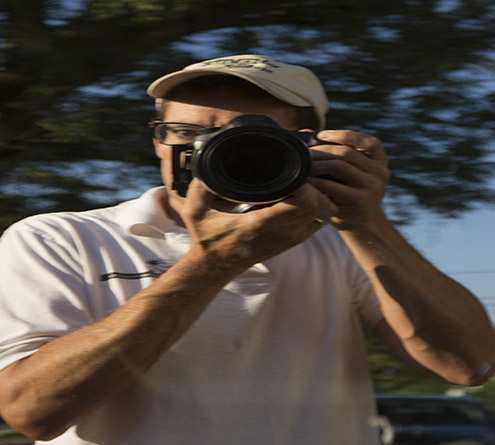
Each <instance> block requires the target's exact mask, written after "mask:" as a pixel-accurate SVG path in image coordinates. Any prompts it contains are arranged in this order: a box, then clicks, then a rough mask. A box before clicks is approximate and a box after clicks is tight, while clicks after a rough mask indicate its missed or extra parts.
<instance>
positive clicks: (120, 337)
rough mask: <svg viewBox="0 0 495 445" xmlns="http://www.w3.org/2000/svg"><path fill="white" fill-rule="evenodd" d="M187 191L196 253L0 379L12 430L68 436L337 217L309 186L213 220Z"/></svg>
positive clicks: (2, 406) (202, 196)
mask: <svg viewBox="0 0 495 445" xmlns="http://www.w3.org/2000/svg"><path fill="white" fill-rule="evenodd" d="M189 190H190V192H188V199H187V200H186V204H185V206H184V208H183V209H182V211H181V217H182V219H183V221H184V222H185V224H186V226H187V227H188V229H189V231H190V233H191V235H192V237H193V244H192V247H191V250H190V251H189V252H188V253H187V254H186V255H185V256H184V257H183V258H182V259H181V260H180V261H179V262H178V263H176V264H175V265H174V266H173V267H172V268H170V269H169V270H168V271H167V272H165V273H164V274H163V275H161V276H160V277H159V278H158V279H157V280H156V281H155V282H154V283H153V284H152V285H151V286H149V287H148V288H146V289H144V290H142V291H141V292H139V293H138V294H137V295H135V296H134V297H132V298H131V299H130V300H129V301H128V302H126V303H125V304H124V305H122V306H121V307H120V308H119V309H118V310H116V311H115V312H114V313H113V314H111V315H110V316H109V317H107V318H105V319H103V320H101V321H99V322H97V323H95V324H93V325H90V326H86V327H84V328H81V329H80V330H77V331H75V332H72V333H69V334H67V335H65V336H63V337H60V338H58V339H55V340H53V341H50V342H49V343H46V344H45V345H44V346H43V347H41V348H40V349H39V350H38V351H37V352H35V353H34V354H33V355H31V356H29V357H27V358H25V359H23V360H20V361H18V362H15V363H13V364H12V365H11V366H9V367H7V368H5V369H4V370H3V371H1V372H0V388H1V391H0V413H1V415H2V416H3V417H4V419H5V420H6V421H7V422H8V423H9V424H10V425H11V426H12V427H13V428H16V429H18V430H19V431H21V432H23V433H24V434H26V435H27V436H30V437H33V438H36V439H41V440H49V439H51V438H54V437H56V436H58V435H60V434H62V433H63V432H64V431H65V430H66V429H67V428H68V427H69V426H70V425H72V424H74V423H76V422H77V418H78V417H80V416H82V415H84V414H85V413H87V412H89V411H91V410H92V409H94V408H95V407H97V406H98V405H100V404H102V403H104V402H105V401H106V400H107V399H108V398H110V397H112V396H113V395H115V394H117V393H118V392H120V391H122V390H123V389H125V388H126V387H127V386H128V385H129V384H131V383H133V382H134V381H135V380H136V379H138V378H139V377H140V376H141V375H142V374H143V373H144V372H146V370H147V369H148V368H149V367H151V366H152V365H153V364H154V363H155V362H156V360H158V359H159V358H160V357H161V356H162V355H163V354H164V353H165V352H166V351H167V349H168V348H170V347H171V346H172V345H173V344H174V343H175V342H176V341H177V340H178V339H179V338H180V337H181V336H182V335H183V334H184V333H185V332H186V331H187V329H188V328H189V327H190V326H191V325H192V324H193V323H194V321H195V320H196V319H197V318H198V317H199V315H200V314H201V313H202V312H203V311H204V310H205V308H206V307H207V306H208V304H209V303H210V302H211V301H212V300H213V299H214V298H215V296H216V295H217V294H218V293H219V292H220V290H221V289H222V288H223V287H224V286H225V285H226V284H227V283H228V282H229V281H231V280H232V279H234V278H235V277H236V276H237V275H239V274H240V273H242V272H243V271H244V270H246V269H247V268H248V267H250V266H251V265H252V264H255V263H257V262H259V261H262V260H264V259H266V258H269V257H271V256H273V255H276V254H277V253H280V252H282V251H284V250H286V249H288V248H290V247H292V246H294V245H296V244H299V243H300V242H302V241H303V240H304V239H306V238H307V237H309V236H310V235H311V234H312V233H314V232H315V231H316V230H317V229H318V228H319V226H318V225H317V224H315V223H314V221H313V220H314V218H316V217H318V218H327V219H328V218H330V216H331V215H332V214H333V213H334V211H335V207H334V206H333V205H331V204H330V203H329V201H328V199H326V197H324V196H323V195H321V194H320V193H319V192H317V191H316V190H315V189H314V188H313V187H311V186H310V185H306V186H304V187H302V188H301V189H300V190H298V192H296V195H295V196H294V197H293V198H291V199H290V200H288V201H286V202H281V203H279V204H277V205H274V206H272V207H270V208H266V209H262V210H260V211H258V212H251V213H248V214H244V215H242V214H241V215H230V214H225V213H221V212H216V211H214V210H211V209H210V204H211V202H212V199H213V197H212V196H211V194H209V193H208V192H207V191H206V190H205V189H204V188H203V187H202V186H201V185H200V184H199V182H198V181H194V182H193V183H192V184H191V186H190V189H189ZM316 212H317V213H316ZM21 297H22V295H21V296H20V298H21Z"/></svg>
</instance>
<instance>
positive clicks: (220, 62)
mask: <svg viewBox="0 0 495 445" xmlns="http://www.w3.org/2000/svg"><path fill="white" fill-rule="evenodd" d="M211 74H230V75H232V76H237V77H240V78H241V79H244V80H246V81H248V82H250V83H252V84H254V85H256V86H258V87H259V88H262V89H263V90H265V91H266V92H268V93H269V94H271V95H272V96H274V97H276V98H277V99H279V100H281V101H283V102H286V103H288V104H290V105H294V106H296V107H313V109H314V110H315V111H316V114H317V115H318V118H319V120H320V126H321V128H324V126H325V115H326V113H327V111H328V101H327V96H326V94H325V90H324V88H323V85H322V84H321V82H320V80H319V79H318V77H316V75H315V74H314V73H313V72H312V71H310V70H309V69H307V68H304V67H302V66H298V65H289V64H287V63H282V62H278V61H276V60H274V59H272V58H271V57H267V56H262V55H257V54H244V55H237V56H230V57H221V58H219V59H211V60H205V61H203V62H199V63H194V64H192V65H189V66H186V67H185V68H184V69H182V70H181V71H176V72H174V73H170V74H167V75H165V76H163V77H160V78H159V79H157V80H155V81H154V82H153V83H152V84H151V85H150V86H149V87H148V94H149V95H150V96H151V97H154V98H156V99H157V100H160V99H162V98H164V97H165V96H166V95H167V93H168V92H169V91H171V90H172V89H173V88H174V87H176V86H178V85H179V84H181V83H183V82H185V81H187V80H191V79H194V78H196V77H202V76H208V75H211Z"/></svg>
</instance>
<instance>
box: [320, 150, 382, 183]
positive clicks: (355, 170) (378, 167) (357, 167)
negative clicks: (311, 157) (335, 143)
mask: <svg viewBox="0 0 495 445" xmlns="http://www.w3.org/2000/svg"><path fill="white" fill-rule="evenodd" d="M360 156H361V157H362V155H360ZM311 176H314V177H318V176H319V177H323V178H325V177H326V178H327V179H334V180H338V181H340V182H344V183H347V184H356V185H359V184H363V183H365V182H366V181H367V180H368V176H372V177H376V178H378V179H380V180H381V181H382V182H388V180H389V178H390V171H389V169H388V168H387V167H386V166H384V165H383V164H382V163H377V162H375V161H370V160H369V159H368V160H367V161H366V162H356V161H353V162H350V161H349V160H348V159H339V158H333V159H332V158H330V159H322V160H319V161H314V162H312V164H311Z"/></svg>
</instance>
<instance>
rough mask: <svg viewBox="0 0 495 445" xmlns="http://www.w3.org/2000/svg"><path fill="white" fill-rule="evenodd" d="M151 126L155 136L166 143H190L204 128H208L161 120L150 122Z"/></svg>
mask: <svg viewBox="0 0 495 445" xmlns="http://www.w3.org/2000/svg"><path fill="white" fill-rule="evenodd" d="M149 126H150V128H152V129H153V135H154V136H155V138H156V139H157V140H158V141H159V142H161V143H162V144H165V145H176V144H189V143H190V142H192V141H193V140H194V138H195V137H196V136H198V134H199V132H200V131H201V130H202V129H204V128H207V127H205V126H203V125H194V124H184V123H182V122H161V121H153V122H150V123H149Z"/></svg>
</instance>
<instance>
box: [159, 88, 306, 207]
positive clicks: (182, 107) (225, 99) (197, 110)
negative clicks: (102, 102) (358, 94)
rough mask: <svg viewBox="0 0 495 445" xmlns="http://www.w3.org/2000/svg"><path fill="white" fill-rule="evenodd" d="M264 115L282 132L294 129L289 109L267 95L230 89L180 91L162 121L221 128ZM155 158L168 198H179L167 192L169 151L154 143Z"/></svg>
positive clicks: (170, 180) (169, 164)
mask: <svg viewBox="0 0 495 445" xmlns="http://www.w3.org/2000/svg"><path fill="white" fill-rule="evenodd" d="M243 114H264V115H265V116H268V117H270V118H271V119H273V120H274V121H275V122H277V123H278V124H279V125H280V126H281V127H282V128H284V129H286V130H296V129H297V126H296V123H295V113H294V109H293V107H291V106H290V105H288V104H285V103H283V102H281V101H279V100H277V99H275V98H272V97H271V96H268V95H263V94H260V95H259V96H258V97H253V96H252V95H249V94H246V93H245V92H244V91H243V90H235V89H233V88H226V89H220V90H218V89H215V90H214V91H213V90H202V91H184V92H181V93H180V94H177V95H175V96H174V97H173V100H170V101H169V102H168V103H167V107H166V111H165V115H164V119H163V120H164V121H165V122H180V123H185V124H195V125H201V126H204V127H222V126H224V125H225V124H227V123H228V122H229V121H231V120H232V119H233V118H235V117H236V116H240V115H243ZM154 145H155V152H156V155H157V156H158V157H159V158H160V160H161V172H162V178H163V181H164V183H165V185H166V186H167V187H168V188H169V193H170V197H171V198H172V199H179V200H180V199H182V198H180V197H179V195H178V194H177V193H176V192H174V191H172V190H171V185H172V161H171V160H172V149H171V147H170V146H168V145H164V144H161V143H159V142H158V141H157V140H154Z"/></svg>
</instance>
